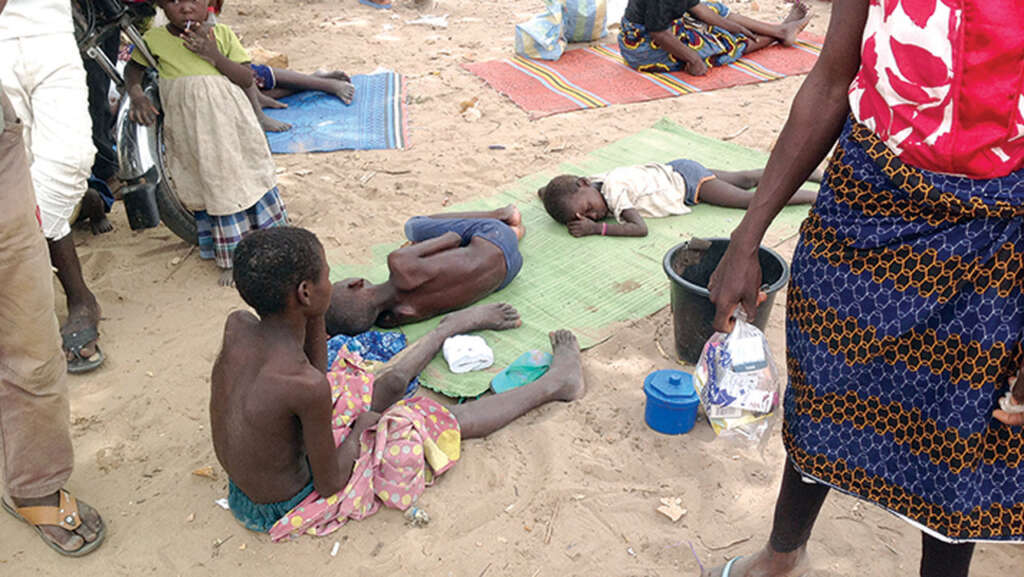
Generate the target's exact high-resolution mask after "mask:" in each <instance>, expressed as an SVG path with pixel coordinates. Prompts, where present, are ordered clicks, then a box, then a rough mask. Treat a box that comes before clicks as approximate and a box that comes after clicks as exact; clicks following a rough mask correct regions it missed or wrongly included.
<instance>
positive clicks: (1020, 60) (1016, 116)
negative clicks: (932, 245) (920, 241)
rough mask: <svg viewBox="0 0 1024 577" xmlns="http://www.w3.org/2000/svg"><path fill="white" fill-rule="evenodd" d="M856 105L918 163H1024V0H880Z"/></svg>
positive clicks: (984, 174) (968, 167)
mask: <svg viewBox="0 0 1024 577" xmlns="http://www.w3.org/2000/svg"><path fill="white" fill-rule="evenodd" d="M850 107H851V110H852V111H853V115H854V117H855V118H857V120H859V121H860V122H861V123H862V124H864V125H866V126H867V127H869V128H871V129H872V130H874V131H875V132H876V133H877V134H878V135H879V136H880V137H881V138H882V139H883V140H885V142H886V144H887V145H888V146H889V147H890V148H891V149H892V150H893V151H894V152H896V154H898V155H899V156H900V158H901V159H902V160H903V161H905V162H907V163H908V164H911V165H913V166H916V167H918V168H923V169H925V170H931V171H937V172H945V173H951V174H960V175H964V176H969V177H971V178H996V177H1000V176H1005V175H1007V174H1009V173H1011V172H1014V171H1016V170H1019V169H1021V168H1022V167H1024V0H871V6H870V8H869V12H868V20H867V24H866V25H865V27H864V40H863V43H862V48H861V68H860V72H859V73H858V74H857V77H856V79H855V80H854V81H853V84H851V85H850Z"/></svg>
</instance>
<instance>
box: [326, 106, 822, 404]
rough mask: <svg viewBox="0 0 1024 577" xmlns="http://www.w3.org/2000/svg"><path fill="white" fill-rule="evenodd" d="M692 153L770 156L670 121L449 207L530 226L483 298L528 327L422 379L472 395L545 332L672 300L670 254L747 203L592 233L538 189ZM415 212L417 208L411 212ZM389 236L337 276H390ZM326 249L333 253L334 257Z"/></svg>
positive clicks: (596, 336)
mask: <svg viewBox="0 0 1024 577" xmlns="http://www.w3.org/2000/svg"><path fill="white" fill-rule="evenodd" d="M676 158H692V159H694V160H696V161H698V162H701V163H703V164H705V165H706V166H709V167H714V168H719V169H732V170H739V169H748V168H757V167H760V166H764V163H765V162H766V161H767V155H766V154H764V153H762V152H757V151H753V150H749V149H746V148H743V147H741V146H738V145H735V144H729V143H727V142H722V141H719V140H714V139H712V138H708V137H705V136H701V135H698V134H694V133H693V132H690V131H688V130H686V129H684V128H682V127H680V126H678V125H676V124H673V123H672V122H669V121H668V120H661V121H659V122H658V123H657V124H655V125H654V126H653V127H652V128H649V129H647V130H644V131H641V132H639V133H637V134H634V135H632V136H627V137H626V138H623V139H622V140H620V141H618V142H614V143H612V144H609V145H607V146H605V147H603V148H601V149H599V150H596V151H594V152H592V153H591V154H589V155H587V156H586V157H584V158H582V159H580V160H579V162H578V163H575V164H562V165H560V166H558V167H557V168H553V169H550V170H545V171H543V172H539V173H537V174H533V175H530V176H527V177H524V178H522V179H520V180H519V181H518V182H515V183H513V184H511V185H509V186H508V187H506V188H505V190H503V191H502V192H499V193H497V194H495V195H492V196H489V197H487V198H482V199H478V200H474V201H470V202H466V203H463V204H459V205H457V206H451V207H449V208H448V209H447V210H448V211H452V212H454V211H466V210H481V209H491V208H496V207H501V206H504V205H506V204H508V203H515V204H517V205H518V206H519V209H520V211H521V212H522V215H523V222H524V224H525V225H526V237H525V238H524V239H523V241H522V243H521V244H520V251H521V252H522V254H523V260H524V264H523V269H522V271H521V272H520V273H519V276H517V277H516V279H515V280H514V281H513V282H512V283H511V284H510V285H509V286H508V287H506V288H505V289H504V290H502V291H500V292H498V293H495V294H492V295H490V296H489V297H487V298H486V299H484V300H483V301H482V302H508V303H511V304H512V305H513V306H515V307H516V309H518V310H519V313H520V315H521V316H522V318H523V326H522V327H520V328H518V329H514V330H510V331H501V332H497V331H485V332H483V333H481V336H483V337H484V339H485V340H486V341H487V343H488V344H489V345H490V346H491V348H492V349H494V366H493V367H491V369H489V370H485V371H479V372H473V373H467V374H462V375H455V374H452V373H451V372H450V371H449V370H448V366H447V364H446V363H445V362H444V359H443V358H442V357H441V355H440V354H439V355H437V357H436V358H435V359H434V360H433V361H432V362H431V363H430V365H429V366H428V367H427V368H426V370H424V371H423V374H422V375H421V376H420V380H421V382H422V383H423V384H424V385H425V386H427V387H429V388H431V389H433V390H435V391H438V392H441V393H443V394H445V395H448V396H451V397H475V396H478V395H480V394H482V393H483V392H485V391H486V390H487V389H488V387H489V386H490V381H491V377H493V376H494V374H496V373H497V372H498V371H500V370H501V369H502V368H504V367H506V366H508V364H509V363H511V362H512V361H513V360H514V359H515V358H516V357H517V356H519V355H520V354H522V353H523V352H524V351H527V350H530V349H544V350H550V349H549V346H550V345H549V343H548V336H547V335H548V332H549V331H552V330H555V329H559V328H569V329H572V330H573V331H574V332H575V333H576V335H577V337H578V338H579V340H580V345H581V346H582V347H583V348H588V347H591V346H593V345H595V344H597V343H599V342H601V341H602V340H604V339H606V338H608V337H609V336H611V333H612V331H613V330H614V325H615V323H617V322H619V321H624V320H629V319H637V318H641V317H644V316H647V315H649V314H651V313H654V312H656V311H657V310H659V309H660V308H662V307H664V306H665V305H667V304H668V302H669V281H668V279H667V278H666V277H665V274H664V272H663V271H662V267H661V261H662V258H663V257H664V255H665V253H666V252H667V251H668V250H669V249H670V248H672V247H673V246H675V245H676V244H678V243H680V242H683V241H685V240H687V239H689V238H690V237H692V236H701V237H717V236H728V235H729V233H730V232H732V229H733V228H734V227H735V226H736V225H737V224H738V223H739V221H740V219H741V218H742V216H743V211H741V210H736V209H727V208H720V207H715V206H708V205H699V206H697V207H695V208H694V210H693V212H691V213H690V214H687V215H685V216H678V217H671V218H661V219H647V228H648V235H647V236H646V237H644V238H640V239H637V238H622V237H619V238H611V237H599V236H590V237H585V238H582V239H577V238H573V237H572V236H570V235H569V233H568V231H567V230H566V228H565V227H564V226H562V225H559V224H557V223H555V221H553V220H552V219H551V218H550V217H549V216H548V215H547V213H545V212H544V207H543V205H542V204H541V202H540V199H538V198H537V194H536V191H537V189H538V188H540V187H541V186H543V185H544V184H546V183H547V181H548V180H550V179H551V177H553V176H555V175H557V174H563V173H570V174H581V175H587V174H595V173H600V172H604V171H607V170H610V169H612V168H614V167H616V166H623V165H630V164H642V163H644V162H666V161H669V160H673V159H676ZM806 215H807V207H790V208H787V209H785V210H784V211H783V212H782V214H780V215H779V217H778V218H777V219H776V220H775V223H774V224H773V225H772V226H773V228H772V234H773V236H774V237H775V238H786V237H789V236H791V235H795V234H796V233H797V231H798V228H799V226H800V223H801V221H802V220H803V218H804V217H805V216H806ZM410 216H412V215H410ZM391 238H392V239H393V242H390V243H386V244H381V245H377V246H374V247H373V258H372V261H371V262H373V263H376V264H373V265H364V266H360V265H347V264H339V263H333V264H332V268H331V279H332V280H333V281H337V280H340V279H342V278H345V277H350V276H361V277H365V278H368V279H370V280H371V281H373V282H382V281H385V280H387V265H386V264H385V256H386V255H387V254H388V253H389V252H390V251H392V250H394V249H395V248H397V247H398V246H399V245H400V244H401V243H402V242H404V240H405V239H404V237H403V235H402V231H401V230H395V231H394V232H393V233H391ZM328 256H329V255H328ZM438 320H439V319H432V320H429V321H424V322H421V323H417V324H415V325H409V326H406V327H403V330H404V332H405V333H406V335H407V336H408V338H409V341H410V342H413V341H414V340H415V339H417V338H419V337H420V336H422V335H423V334H425V333H426V332H427V331H429V330H430V329H432V328H434V327H435V326H437V323H438Z"/></svg>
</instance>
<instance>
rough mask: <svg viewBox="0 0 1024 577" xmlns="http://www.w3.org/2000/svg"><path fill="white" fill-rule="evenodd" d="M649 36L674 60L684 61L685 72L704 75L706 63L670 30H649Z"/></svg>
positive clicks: (706, 70) (706, 67)
mask: <svg viewBox="0 0 1024 577" xmlns="http://www.w3.org/2000/svg"><path fill="white" fill-rule="evenodd" d="M651 38H652V39H653V40H654V41H655V42H656V43H657V44H658V46H660V47H661V49H662V50H664V51H665V52H668V53H669V54H671V55H672V56H675V58H676V60H678V61H680V62H685V63H686V72H687V73H689V74H693V75H694V76H704V75H705V74H707V73H708V65H707V64H705V63H704V61H703V60H701V58H700V55H699V54H697V51H696V50H694V49H693V48H690V47H689V46H687V45H685V44H683V43H682V42H681V41H680V40H679V39H678V38H676V37H675V36H674V35H673V34H672V31H671V30H659V31H657V32H651Z"/></svg>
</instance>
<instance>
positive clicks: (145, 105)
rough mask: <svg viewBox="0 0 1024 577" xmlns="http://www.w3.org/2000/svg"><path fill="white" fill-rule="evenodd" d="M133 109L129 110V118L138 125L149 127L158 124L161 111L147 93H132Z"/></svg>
mask: <svg viewBox="0 0 1024 577" xmlns="http://www.w3.org/2000/svg"><path fill="white" fill-rule="evenodd" d="M130 98H131V107H129V108H128V118H130V119H131V120H132V122H135V123H137V124H142V125H144V126H149V125H151V124H153V123H154V122H156V118H157V116H159V115H160V111H159V110H157V109H156V106H153V101H152V100H150V99H149V97H148V96H146V93H145V92H142V91H141V90H139V91H132V92H131V93H130Z"/></svg>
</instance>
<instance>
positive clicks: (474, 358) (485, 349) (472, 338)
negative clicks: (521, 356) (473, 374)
mask: <svg viewBox="0 0 1024 577" xmlns="http://www.w3.org/2000/svg"><path fill="white" fill-rule="evenodd" d="M441 352H442V353H443V354H444V360H445V361H447V362H448V370H450V371H451V372H453V373H455V374H459V373H468V372H469V371H479V370H480V369H486V368H487V367H489V366H491V365H493V364H494V351H492V350H491V347H489V346H487V341H485V340H484V339H483V337H478V336H476V335H455V336H454V337H448V338H447V339H445V340H444V346H442V347H441Z"/></svg>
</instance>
